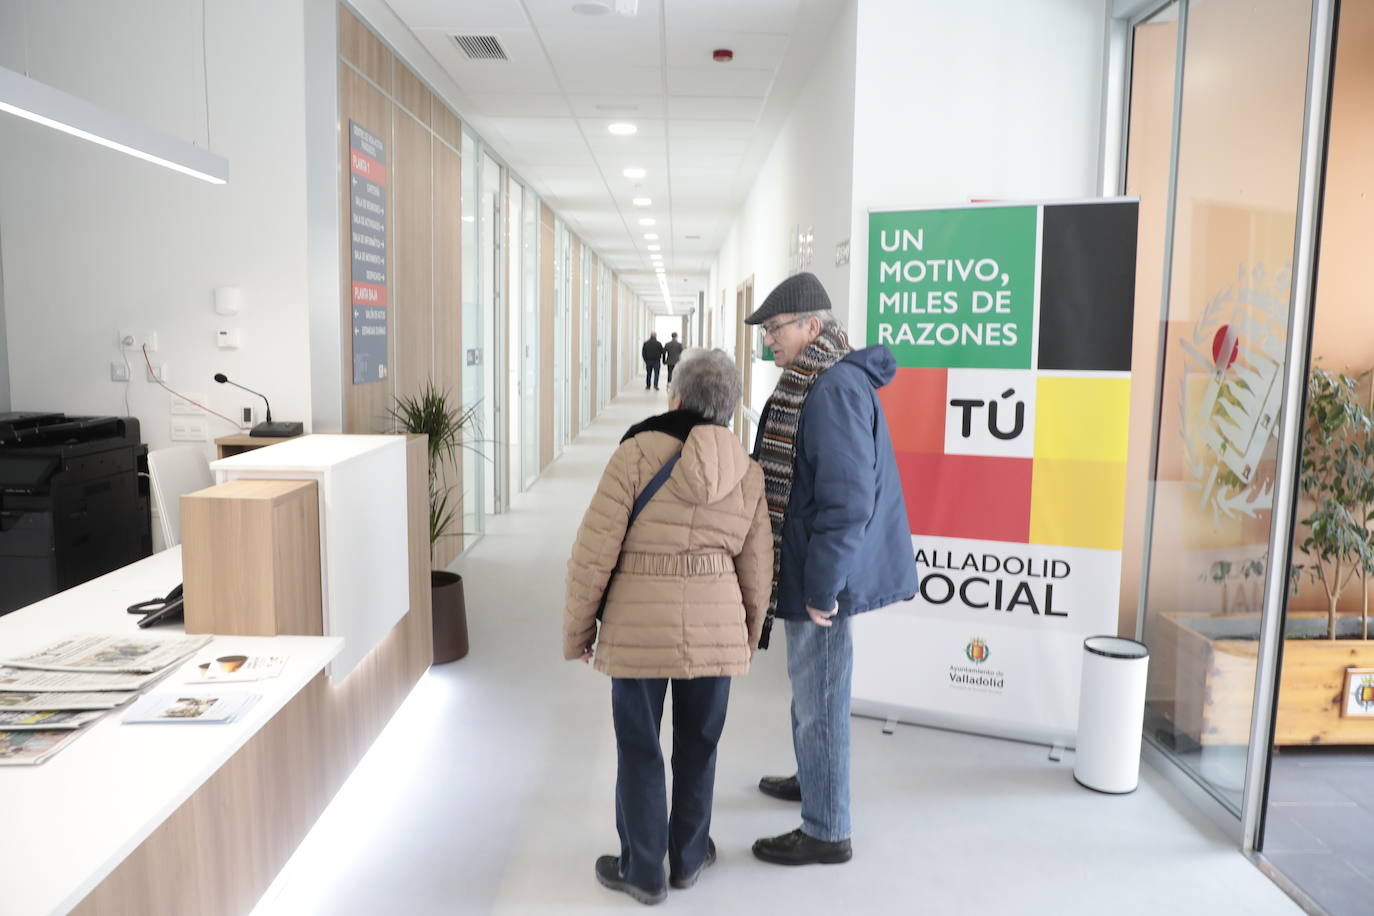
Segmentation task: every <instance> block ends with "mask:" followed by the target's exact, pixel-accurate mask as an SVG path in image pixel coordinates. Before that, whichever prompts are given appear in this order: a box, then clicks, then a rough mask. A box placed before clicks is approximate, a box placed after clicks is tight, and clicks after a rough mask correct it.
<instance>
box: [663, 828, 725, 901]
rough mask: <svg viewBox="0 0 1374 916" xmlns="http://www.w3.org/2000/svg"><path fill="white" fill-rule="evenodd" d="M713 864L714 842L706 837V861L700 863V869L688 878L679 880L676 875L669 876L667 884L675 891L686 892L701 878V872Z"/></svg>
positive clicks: (714, 859)
mask: <svg viewBox="0 0 1374 916" xmlns="http://www.w3.org/2000/svg"><path fill="white" fill-rule="evenodd" d="M715 864H716V841H715V840H713V839H711V838H710V837H707V838H706V861H705V862H702V863H701V868H698V869H697V870H696V871H695V872H693V873H692V874H691V875H690V876H688V877H686V878H679V877H678V876H677V875H669V876H668V883H669V884H670V885H672V886H673V887H675V888H677V889H678V890H680V891H685V890H687V888H689V887H691V886H692V885H693V884H696V883H697V879H698V878H700V877H701V873H702V872H704V871H706V869H708V868H710V867H711V866H712V865H715Z"/></svg>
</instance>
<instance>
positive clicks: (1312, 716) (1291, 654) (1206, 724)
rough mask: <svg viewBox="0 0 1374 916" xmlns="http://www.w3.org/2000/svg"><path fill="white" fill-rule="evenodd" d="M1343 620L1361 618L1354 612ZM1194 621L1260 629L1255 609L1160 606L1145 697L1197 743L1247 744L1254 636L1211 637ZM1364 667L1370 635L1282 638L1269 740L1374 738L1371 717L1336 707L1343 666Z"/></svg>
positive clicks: (1370, 661)
mask: <svg viewBox="0 0 1374 916" xmlns="http://www.w3.org/2000/svg"><path fill="white" fill-rule="evenodd" d="M1291 618H1292V619H1291V621H1290V622H1292V623H1294V624H1295V625H1298V626H1303V625H1316V626H1321V627H1324V626H1325V621H1326V615H1325V614H1317V615H1313V614H1294V615H1291ZM1203 621H1206V622H1207V623H1205V624H1204V623H1203ZM1309 621H1310V623H1309ZM1222 622H1224V624H1223V623H1222ZM1343 622H1344V625H1345V626H1346V627H1352V626H1353V627H1355V628H1358V626H1359V620H1358V618H1356V619H1353V620H1352V619H1351V618H1344V619H1343ZM1190 624H1191V625H1190ZM1195 627H1198V628H1207V629H1216V628H1223V627H1224V628H1228V629H1235V630H1236V631H1238V632H1242V631H1244V630H1245V629H1247V628H1248V629H1249V630H1250V632H1255V633H1258V632H1259V617H1258V616H1256V615H1236V616H1227V617H1217V616H1211V615H1206V614H1162V615H1161V616H1160V622H1159V625H1158V627H1157V630H1158V632H1156V633H1154V634H1152V638H1151V640H1150V654H1151V659H1150V680H1149V692H1148V697H1149V703H1150V705H1151V706H1152V707H1153V708H1154V709H1156V710H1158V711H1159V712H1161V713H1163V714H1164V715H1165V716H1166V717H1167V718H1169V719H1170V720H1171V721H1172V722H1173V723H1174V725H1175V726H1176V727H1177V728H1178V729H1179V730H1180V731H1182V732H1183V733H1185V734H1186V735H1188V736H1189V737H1190V738H1192V739H1193V740H1194V741H1196V742H1197V743H1198V744H1202V745H1239V746H1244V745H1247V744H1249V743H1250V706H1251V703H1252V702H1253V700H1254V695H1255V694H1254V691H1255V664H1256V656H1257V653H1258V650H1259V642H1258V641H1257V640H1254V639H1239V638H1225V637H1210V638H1209V637H1208V636H1206V635H1203V633H1201V632H1198V629H1196V628H1195ZM1354 631H1355V632H1358V630H1357V629H1356V630H1354ZM1368 667H1374V640H1364V639H1338V640H1334V641H1333V640H1329V639H1289V640H1287V641H1286V642H1285V643H1284V647H1283V672H1282V674H1281V675H1280V679H1279V710H1278V722H1277V724H1276V728H1275V737H1274V742H1275V743H1276V744H1279V745H1284V746H1288V745H1303V744H1374V718H1367V719H1366V718H1352V717H1345V716H1342V715H1341V707H1342V705H1343V700H1344V691H1345V669H1346V668H1368Z"/></svg>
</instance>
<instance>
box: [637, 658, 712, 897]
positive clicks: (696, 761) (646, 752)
mask: <svg viewBox="0 0 1374 916" xmlns="http://www.w3.org/2000/svg"><path fill="white" fill-rule="evenodd" d="M669 683H670V682H669V681H668V680H667V679H666V678H621V677H617V678H611V718H612V719H613V720H614V722H615V745H616V759H617V762H618V768H617V771H616V779H615V826H616V830H617V831H618V832H619V833H620V876H621V877H622V878H624V879H625V880H626V881H629V882H630V883H631V884H634V885H635V886H636V887H641V888H644V889H645V890H648V891H658V890H662V889H663V888H664V887H665V886H667V883H668V882H667V881H666V880H665V878H664V875H663V856H664V855H665V854H666V855H667V856H668V867H669V868H670V869H671V870H672V873H673V874H675V875H682V876H684V877H686V876H689V875H694V874H696V872H697V870H698V869H700V868H701V866H702V864H703V863H705V861H706V853H707V848H708V843H707V840H708V836H709V834H710V831H711V799H712V796H713V794H714V792H715V785H716V745H717V744H718V743H719V742H720V733H721V731H722V730H724V728H725V707H726V704H727V702H728V701H729V699H730V679H729V678H728V677H699V678H692V679H691V680H673V681H672V682H671V683H672V685H673V810H672V815H671V816H669V814H668V799H667V790H666V788H665V786H664V779H663V749H662V747H661V746H660V745H659V737H658V734H659V731H658V730H659V723H660V722H661V721H662V719H663V697H664V695H665V694H666V693H667V691H668V684H669Z"/></svg>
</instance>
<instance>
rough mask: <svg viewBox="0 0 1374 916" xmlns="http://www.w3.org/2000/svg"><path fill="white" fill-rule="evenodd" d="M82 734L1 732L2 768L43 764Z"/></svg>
mask: <svg viewBox="0 0 1374 916" xmlns="http://www.w3.org/2000/svg"><path fill="white" fill-rule="evenodd" d="M81 734H82V732H80V731H63V732H29V731H10V732H6V731H0V766H24V765H27V764H35V763H42V762H43V761H44V760H47V759H48V758H49V757H51V756H52V755H53V754H56V753H57V752H58V751H60V750H62V748H64V747H66V746H67V745H68V744H71V743H72V742H73V741H75V740H76V739H77V737H78V736H79V735H81Z"/></svg>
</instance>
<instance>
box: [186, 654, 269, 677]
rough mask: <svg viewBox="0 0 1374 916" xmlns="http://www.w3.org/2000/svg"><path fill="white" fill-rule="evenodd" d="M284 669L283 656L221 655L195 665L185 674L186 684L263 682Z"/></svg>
mask: <svg viewBox="0 0 1374 916" xmlns="http://www.w3.org/2000/svg"><path fill="white" fill-rule="evenodd" d="M285 667H286V656H284V655H221V656H220V657H219V658H212V659H209V660H207V661H203V662H201V663H199V664H198V665H196V667H195V668H193V669H191V671H190V673H189V674H187V676H186V683H188V684H200V683H204V682H206V681H217V682H219V683H229V682H235V681H265V680H267V679H268V678H273V677H276V676H277V675H279V674H281V672H282V669H283V668H285Z"/></svg>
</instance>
